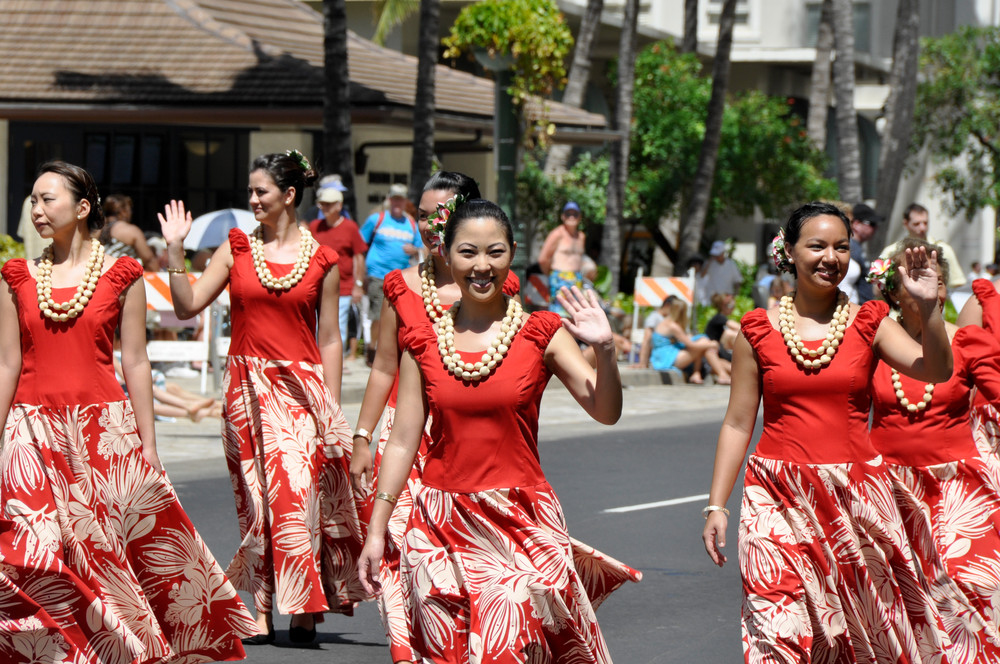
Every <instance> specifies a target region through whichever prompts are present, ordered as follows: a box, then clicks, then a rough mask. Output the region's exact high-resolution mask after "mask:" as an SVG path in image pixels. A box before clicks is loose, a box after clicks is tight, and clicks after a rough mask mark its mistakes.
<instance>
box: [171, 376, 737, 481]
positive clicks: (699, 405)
mask: <svg viewBox="0 0 1000 664" xmlns="http://www.w3.org/2000/svg"><path fill="white" fill-rule="evenodd" d="M348 368H349V369H350V373H345V374H344V377H343V382H342V388H341V399H342V407H343V409H344V415H345V416H346V417H347V421H348V423H349V424H350V425H351V426H352V427H353V426H354V425H355V424H356V423H357V417H358V410H359V408H360V407H361V400H362V398H363V397H364V392H365V386H366V385H367V383H368V373H369V369H368V367H366V366H365V364H364V362H362V361H356V362H350V363H348ZM620 370H621V376H622V386H623V387H624V388H625V389H624V403H623V408H622V417H621V420H620V421H619V422H618V424H616V425H615V426H614V429H627V428H629V427H630V425H631V424H635V423H638V422H639V421H640V420H644V424H645V425H646V426H648V418H649V416H663V426H664V428H667V427H669V426H672V425H676V424H680V423H683V422H686V421H692V420H699V419H704V418H706V417H711V418H715V419H718V418H721V416H722V413H723V412H724V411H725V407H726V404H727V403H728V402H729V387H728V386H724V385H688V384H665V383H664V382H663V378H662V377H661V375H660V373H659V372H657V371H653V370H649V369H632V368H629V367H624V366H623V367H621V369H620ZM168 380H170V381H173V382H176V383H178V384H180V385H181V386H182V387H184V388H185V389H187V390H190V391H192V392H198V390H199V387H200V383H199V379H198V378H169V379H168ZM208 385H209V390H210V391H209V396H214V397H215V398H217V399H219V398H221V396H222V395H221V394H220V393H218V392H215V393H213V392H211V388H212V380H211V377H209V381H208ZM541 418H542V419H541V422H540V430H541V435H542V437H543V438H544V436H545V434H546V432H547V431H550V432H555V431H558V432H560V433H565V432H567V431H570V430H575V431H581V432H587V433H600V432H601V431H610V430H611V428H609V427H605V426H603V425H600V424H597V423H596V422H593V421H592V420H591V419H590V418H589V417H587V414H586V413H585V412H584V411H583V409H582V408H581V407H580V405H579V404H577V403H576V401H575V400H574V399H573V398H572V396H570V394H569V392H567V391H566V389H565V388H564V387H563V385H562V383H560V382H559V381H558V380H556V379H553V380H552V381H551V382H550V383H549V386H548V388H547V389H546V390H545V395H544V397H543V399H542V406H541ZM156 440H157V448H158V450H159V454H160V458H161V459H162V460H163V462H164V463H166V464H169V463H171V462H179V461H194V460H199V459H205V458H214V457H221V456H222V441H221V422H220V421H219V419H218V418H205V419H203V420H201V421H200V422H197V423H195V422H191V421H189V420H180V419H178V420H177V421H175V422H165V421H158V422H157V423H156Z"/></svg>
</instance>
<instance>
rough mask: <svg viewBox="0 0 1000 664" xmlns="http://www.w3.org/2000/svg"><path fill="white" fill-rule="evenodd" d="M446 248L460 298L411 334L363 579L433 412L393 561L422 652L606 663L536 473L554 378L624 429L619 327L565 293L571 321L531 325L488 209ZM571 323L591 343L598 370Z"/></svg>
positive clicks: (500, 228)
mask: <svg viewBox="0 0 1000 664" xmlns="http://www.w3.org/2000/svg"><path fill="white" fill-rule="evenodd" d="M445 247H446V250H447V253H448V257H449V261H450V262H451V265H452V273H453V278H454V280H455V283H456V284H457V285H458V287H459V289H460V291H461V298H460V299H459V301H458V302H456V304H455V305H454V306H453V307H452V308H451V309H450V310H449V311H447V312H443V313H442V314H441V316H440V317H439V319H438V321H437V323H436V324H435V325H434V326H433V327H432V326H429V325H412V326H409V327H408V328H407V329H406V331H405V332H404V338H403V344H402V345H403V348H404V349H405V350H406V353H404V355H403V357H402V360H401V363H400V375H399V381H400V389H399V401H398V404H397V408H396V419H395V422H394V426H393V430H392V433H391V435H390V438H389V441H388V443H387V444H386V447H385V451H384V453H383V455H382V463H381V468H380V472H379V482H378V487H377V488H378V493H377V494H376V500H375V507H374V509H373V513H372V518H371V522H370V524H369V531H368V539H367V540H366V543H365V549H364V551H363V552H362V556H361V559H360V561H359V572H360V574H361V577H362V581H363V582H364V584H365V587H366V589H367V590H369V591H371V592H378V591H379V590H380V589H381V587H380V584H379V581H378V577H379V574H378V570H379V567H380V564H381V560H382V557H383V554H384V549H385V531H386V527H387V524H388V523H389V519H390V515H391V512H392V507H393V504H394V503H395V502H396V497H397V495H398V494H399V492H400V491H402V490H403V488H404V486H405V483H406V480H407V477H408V476H409V473H410V469H411V468H412V466H413V461H414V459H415V458H416V455H417V453H418V451H419V449H420V443H421V438H422V435H423V430H424V423H425V421H426V419H427V416H428V415H430V416H431V419H430V423H431V425H430V426H431V436H430V437H431V440H433V441H434V442H433V444H432V445H431V446H430V448H429V449H428V451H427V453H426V456H425V460H424V468H423V474H422V477H421V484H420V486H418V487H416V488H415V491H414V495H413V498H412V500H413V507H412V510H411V512H410V515H409V521H408V524H407V528H406V531H405V536H404V538H403V543H402V551H401V554H400V555H401V561H400V568H401V578H402V585H403V588H404V590H405V592H407V593H408V594H409V596H410V600H411V601H410V603H409V607H408V608H409V610H410V611H411V612H412V616H411V623H412V626H413V630H414V634H413V646H414V648H415V649H416V650H417V651H418V653H419V655H420V656H422V657H425V658H428V659H431V660H432V661H434V662H438V663H439V664H443V663H445V662H468V661H484V662H486V661H489V662H524V661H536V658H537V661H549V660H552V661H566V662H569V661H573V662H607V661H610V656H609V654H608V652H607V646H606V645H605V643H604V638H603V636H602V635H601V632H600V628H599V627H598V625H597V620H596V616H595V615H594V611H593V606H592V604H591V602H590V600H589V599H588V597H587V592H586V589H585V588H584V586H583V582H582V580H581V574H582V572H581V571H580V570H578V569H577V568H576V566H575V564H574V560H573V552H572V545H571V543H570V539H569V536H568V534H567V532H566V523H565V519H564V517H563V514H562V510H561V508H560V506H559V502H558V499H557V498H556V496H555V494H554V493H553V491H552V488H551V487H550V486H549V485H548V483H547V482H546V481H545V476H544V474H543V473H542V470H541V467H540V465H539V458H538V448H537V434H538V406H539V402H540V400H541V396H542V392H543V390H544V388H545V385H546V384H547V383H548V380H549V378H550V377H551V376H552V375H553V374H555V375H556V376H558V377H559V378H560V380H562V381H563V383H564V384H565V385H566V386H567V388H568V389H569V390H570V392H571V393H572V394H573V395H574V396H575V397H576V399H577V400H578V401H579V402H580V404H581V405H582V406H583V407H584V409H585V410H586V411H587V412H588V413H590V415H591V416H592V417H594V418H595V419H596V420H598V421H600V422H603V423H606V424H611V423H614V422H615V421H617V419H618V417H619V415H620V414H621V379H620V377H619V375H618V366H617V362H616V358H615V347H614V340H613V336H612V334H611V328H610V326H609V324H608V322H607V318H606V317H605V315H604V313H603V311H602V310H601V309H600V307H599V306H598V303H597V301H596V298H595V297H594V296H593V295H589V296H587V297H586V299H585V296H584V295H583V294H581V293H580V292H579V291H576V292H574V293H573V294H572V295H569V294H568V293H567V297H564V298H562V299H563V301H564V303H565V304H566V305H567V309H568V310H569V311H570V312H571V313H572V314H573V320H572V321H567V322H566V323H562V322H561V321H560V318H559V316H558V315H556V314H552V313H550V312H537V313H535V314H532V315H531V316H530V317H527V320H524V317H523V315H522V312H521V308H520V304H519V303H518V302H517V301H516V300H514V299H513V298H510V297H508V296H506V295H504V293H503V291H502V284H503V283H504V281H505V279H506V277H507V273H508V271H509V269H510V262H511V258H512V256H513V252H514V243H513V238H512V231H511V227H510V222H509V221H508V220H507V217H506V215H504V213H503V211H502V210H501V209H500V208H499V207H498V206H496V205H495V204H493V203H490V202H488V201H481V200H474V201H470V202H467V203H465V204H463V205H461V206H459V207H458V208H457V209H456V210H455V212H454V213H453V214H452V215H451V218H450V219H449V222H448V224H447V225H446V226H445ZM522 321H523V326H522ZM564 325H565V327H566V328H567V330H569V332H572V334H573V336H576V337H577V338H579V339H582V340H584V342H586V343H588V344H590V345H591V346H592V347H593V348H594V350H595V352H596V355H597V358H598V364H597V370H596V372H595V370H594V369H592V368H591V367H590V365H589V364H588V363H587V362H586V360H585V359H584V358H583V355H582V353H581V352H580V349H579V347H578V346H577V344H576V342H575V341H574V339H573V336H571V335H570V334H569V332H567V331H566V330H563V329H562V327H563V326H564ZM459 348H461V349H463V350H461V351H460V350H457V349H459ZM467 349H476V350H467ZM425 399H426V406H425Z"/></svg>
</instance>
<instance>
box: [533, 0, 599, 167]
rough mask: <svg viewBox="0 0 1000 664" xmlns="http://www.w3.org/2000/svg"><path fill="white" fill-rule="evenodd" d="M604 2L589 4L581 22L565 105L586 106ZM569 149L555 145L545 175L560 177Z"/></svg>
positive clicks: (566, 90)
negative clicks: (591, 63) (591, 61)
mask: <svg viewBox="0 0 1000 664" xmlns="http://www.w3.org/2000/svg"><path fill="white" fill-rule="evenodd" d="M602 9H604V0H588V1H587V9H586V11H585V12H584V14H583V20H582V21H581V22H580V34H579V35H577V37H576V48H574V49H573V62H572V63H571V64H570V67H569V80H568V81H567V83H566V89H565V90H564V91H563V98H562V103H564V104H566V105H567V106H573V107H574V108H580V107H581V106H583V95H584V93H585V92H586V91H587V84H588V83H589V82H590V54H591V52H592V51H593V45H594V38H595V37H596V36H597V29H598V27H600V25H601V10H602ZM569 151H570V146H568V145H553V146H552V148H551V149H550V150H549V156H548V158H547V159H546V160H545V174H546V175H550V176H553V175H554V176H556V177H559V176H561V175H562V174H563V173H564V172H565V171H566V162H567V161H568V160H569Z"/></svg>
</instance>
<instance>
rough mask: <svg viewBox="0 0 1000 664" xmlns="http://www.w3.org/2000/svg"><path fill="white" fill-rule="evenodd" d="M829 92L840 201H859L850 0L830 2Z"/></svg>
mask: <svg viewBox="0 0 1000 664" xmlns="http://www.w3.org/2000/svg"><path fill="white" fill-rule="evenodd" d="M833 41H834V45H835V48H836V53H837V58H836V59H835V60H834V61H833V89H834V95H835V96H836V98H837V183H838V184H839V185H840V199H841V200H843V201H847V202H848V203H857V202H858V201H860V200H861V149H860V147H859V146H858V118H857V112H856V111H855V110H854V14H853V8H852V2H851V0H833Z"/></svg>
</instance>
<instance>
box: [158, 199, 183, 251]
mask: <svg viewBox="0 0 1000 664" xmlns="http://www.w3.org/2000/svg"><path fill="white" fill-rule="evenodd" d="M163 212H164V214H159V213H157V215H156V216H157V217H158V218H159V219H160V233H162V234H163V239H164V241H165V242H166V243H167V244H175V243H178V242H184V238H186V237H187V234H188V233H189V232H190V231H191V213H190V212H185V210H184V201H174V200H172V201H170V202H169V203H167V204H166V205H164V206H163Z"/></svg>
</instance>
